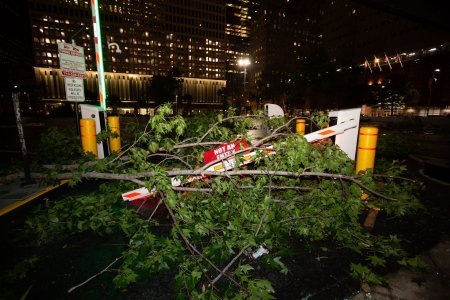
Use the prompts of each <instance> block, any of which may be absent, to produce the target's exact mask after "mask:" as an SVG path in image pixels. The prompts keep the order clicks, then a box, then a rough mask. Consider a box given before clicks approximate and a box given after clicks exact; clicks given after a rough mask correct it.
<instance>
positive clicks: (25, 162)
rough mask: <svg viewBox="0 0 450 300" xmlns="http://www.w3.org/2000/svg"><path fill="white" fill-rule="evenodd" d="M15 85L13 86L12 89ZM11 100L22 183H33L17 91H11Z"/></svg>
mask: <svg viewBox="0 0 450 300" xmlns="http://www.w3.org/2000/svg"><path fill="white" fill-rule="evenodd" d="M16 88H17V87H16V86H14V89H16ZM12 101H13V107H14V114H15V116H16V124H17V130H18V131H19V140H20V145H21V150H22V158H23V170H24V173H25V182H24V183H23V185H28V184H33V183H34V182H33V180H32V179H31V173H30V164H29V162H28V153H27V146H26V144H25V136H24V133H23V126H22V118H21V117H20V105H19V92H18V91H16V90H15V91H13V92H12Z"/></svg>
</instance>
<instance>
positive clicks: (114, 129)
mask: <svg viewBox="0 0 450 300" xmlns="http://www.w3.org/2000/svg"><path fill="white" fill-rule="evenodd" d="M108 126H109V129H110V130H111V133H116V134H117V135H118V137H114V138H113V137H110V138H109V148H110V151H111V152H116V153H119V152H120V150H121V149H122V146H121V144H120V124H119V117H118V116H110V117H108Z"/></svg>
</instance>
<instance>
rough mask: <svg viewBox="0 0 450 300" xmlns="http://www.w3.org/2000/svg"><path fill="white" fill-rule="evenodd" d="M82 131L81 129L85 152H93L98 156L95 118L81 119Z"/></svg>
mask: <svg viewBox="0 0 450 300" xmlns="http://www.w3.org/2000/svg"><path fill="white" fill-rule="evenodd" d="M80 131H81V144H82V146H83V151H84V153H88V152H91V153H93V154H94V155H95V157H96V158H98V153H97V133H96V129H95V120H94V119H81V120H80Z"/></svg>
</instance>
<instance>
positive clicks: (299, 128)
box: [295, 119, 305, 135]
mask: <svg viewBox="0 0 450 300" xmlns="http://www.w3.org/2000/svg"><path fill="white" fill-rule="evenodd" d="M295 131H296V132H297V133H299V134H301V135H305V120H303V119H297V120H295Z"/></svg>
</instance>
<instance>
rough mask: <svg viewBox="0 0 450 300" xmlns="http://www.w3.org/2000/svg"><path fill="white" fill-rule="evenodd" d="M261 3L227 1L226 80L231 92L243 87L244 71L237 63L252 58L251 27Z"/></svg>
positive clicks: (250, 0) (245, 0) (237, 0)
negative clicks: (245, 58)
mask: <svg viewBox="0 0 450 300" xmlns="http://www.w3.org/2000/svg"><path fill="white" fill-rule="evenodd" d="M259 2H260V1H252V0H227V1H226V23H227V24H226V28H225V33H226V38H227V51H226V62H227V76H226V78H227V87H228V88H229V90H231V91H236V92H237V91H240V90H242V87H243V84H242V75H243V70H242V68H240V67H239V66H238V65H237V62H238V60H239V59H240V58H243V57H250V37H251V27H252V24H253V21H254V16H255V14H256V12H257V9H258V7H259ZM250 60H251V58H250Z"/></svg>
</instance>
